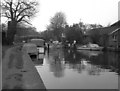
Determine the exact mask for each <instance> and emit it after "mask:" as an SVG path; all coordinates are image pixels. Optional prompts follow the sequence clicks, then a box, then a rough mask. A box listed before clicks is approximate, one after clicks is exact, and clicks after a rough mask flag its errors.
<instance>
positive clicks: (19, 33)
mask: <svg viewBox="0 0 120 91" xmlns="http://www.w3.org/2000/svg"><path fill="white" fill-rule="evenodd" d="M0 28H1V32H0V33H1V34H2V45H8V44H9V43H8V42H9V39H8V38H7V32H8V25H7V24H4V23H2V24H0ZM38 36H40V34H39V33H38V32H37V31H36V28H35V27H32V26H28V25H25V24H23V23H21V24H18V25H17V28H16V34H15V37H14V42H22V41H23V40H27V39H28V38H32V37H38Z"/></svg>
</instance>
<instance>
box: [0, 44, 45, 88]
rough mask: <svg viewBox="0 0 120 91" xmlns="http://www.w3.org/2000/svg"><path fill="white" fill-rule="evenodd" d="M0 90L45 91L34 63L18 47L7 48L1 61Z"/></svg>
mask: <svg viewBox="0 0 120 91" xmlns="http://www.w3.org/2000/svg"><path fill="white" fill-rule="evenodd" d="M2 89H43V90H46V88H45V85H44V83H43V81H42V79H41V77H40V75H39V74H38V72H37V70H36V68H35V65H34V63H33V62H32V60H31V58H30V57H29V55H28V54H27V53H26V52H25V51H23V50H22V48H21V47H20V46H14V47H11V48H9V49H8V50H7V51H6V52H5V55H4V57H3V59H2Z"/></svg>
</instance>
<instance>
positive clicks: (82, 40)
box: [41, 12, 103, 44]
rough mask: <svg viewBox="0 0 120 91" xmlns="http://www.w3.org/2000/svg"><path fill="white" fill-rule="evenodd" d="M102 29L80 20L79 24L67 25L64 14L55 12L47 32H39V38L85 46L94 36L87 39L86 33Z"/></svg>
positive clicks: (99, 26)
mask: <svg viewBox="0 0 120 91" xmlns="http://www.w3.org/2000/svg"><path fill="white" fill-rule="evenodd" d="M101 27H103V26H102V25H100V24H85V23H84V22H82V21H81V20H80V22H79V23H76V24H73V25H68V24H67V22H66V17H65V14H64V13H62V12H57V13H56V14H55V16H53V17H52V18H51V20H50V25H48V27H47V30H45V31H43V32H41V36H43V37H44V39H46V40H47V41H50V40H57V41H59V42H69V43H73V41H74V40H75V41H76V43H78V44H86V43H88V42H90V41H92V39H93V38H95V37H94V36H91V38H89V39H87V38H86V35H87V32H88V31H90V30H91V29H95V28H101Z"/></svg>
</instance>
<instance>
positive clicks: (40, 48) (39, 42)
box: [30, 39, 46, 54]
mask: <svg viewBox="0 0 120 91" xmlns="http://www.w3.org/2000/svg"><path fill="white" fill-rule="evenodd" d="M30 43H33V44H35V45H36V46H37V49H38V51H39V53H43V54H44V53H45V47H46V46H45V41H44V40H43V39H31V40H30Z"/></svg>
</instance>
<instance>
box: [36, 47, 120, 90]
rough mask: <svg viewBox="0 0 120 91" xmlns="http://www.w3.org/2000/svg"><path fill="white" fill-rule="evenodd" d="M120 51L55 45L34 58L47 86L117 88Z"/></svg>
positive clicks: (60, 87) (57, 87)
mask: <svg viewBox="0 0 120 91" xmlns="http://www.w3.org/2000/svg"><path fill="white" fill-rule="evenodd" d="M118 59H120V55H119V54H118V53H114V52H104V53H103V52H98V51H85V50H84V51H80V50H79V51H73V50H65V49H64V50H63V49H52V50H50V51H49V53H47V52H46V54H45V55H42V54H40V55H39V60H36V61H34V63H35V65H36V66H35V67H36V68H37V71H38V73H39V74H40V76H41V77H42V80H43V82H44V84H45V86H46V88H47V89H118V75H119V66H118V64H119V61H118Z"/></svg>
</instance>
